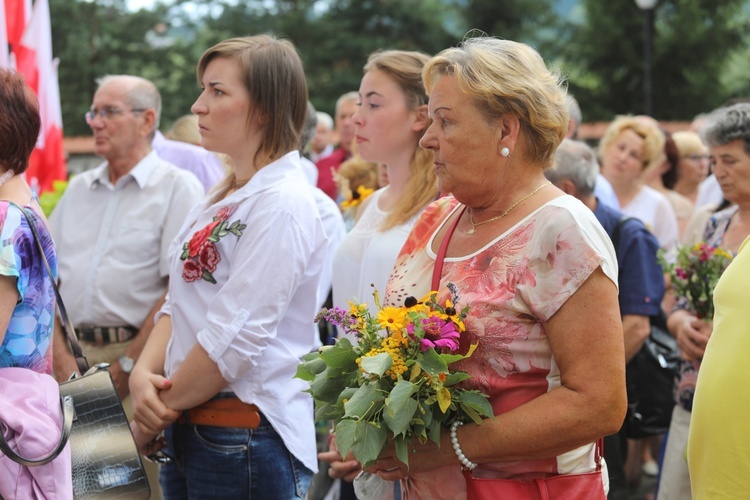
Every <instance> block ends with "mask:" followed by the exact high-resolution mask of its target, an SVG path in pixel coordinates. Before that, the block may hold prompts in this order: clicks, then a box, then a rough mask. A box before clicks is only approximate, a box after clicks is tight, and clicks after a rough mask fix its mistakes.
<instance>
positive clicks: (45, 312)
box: [0, 201, 57, 374]
mask: <svg viewBox="0 0 750 500" xmlns="http://www.w3.org/2000/svg"><path fill="white" fill-rule="evenodd" d="M27 211H29V212H30V213H31V217H32V220H33V221H34V223H35V224H36V229H37V232H38V233H39V237H40V238H41V240H42V247H43V248H44V253H45V254H46V256H47V260H48V261H49V264H50V267H51V268H52V272H53V273H55V278H56V277H57V276H56V274H57V255H56V253H55V248H54V244H53V242H52V237H51V236H50V234H49V231H48V230H47V227H46V225H45V224H44V222H43V221H42V219H41V218H40V217H39V216H38V215H36V212H34V211H33V210H31V209H29V208H27ZM0 227H1V228H2V229H1V230H0V274H2V275H3V276H9V277H11V278H15V280H16V286H17V289H18V295H19V301H18V303H17V304H16V308H15V310H14V311H13V315H12V316H11V318H10V322H9V323H8V328H7V330H6V332H5V338H4V339H3V342H2V345H0V368H2V367H10V366H13V367H21V368H28V369H31V370H34V371H36V372H39V373H47V374H51V373H52V325H53V319H54V308H55V296H54V292H53V290H52V283H51V282H50V279H49V277H48V276H47V272H46V270H45V268H44V263H43V262H42V259H41V256H40V255H39V250H38V249H37V246H36V243H35V242H34V235H33V233H32V232H31V229H30V228H29V225H28V223H27V221H26V218H25V217H24V215H23V214H22V213H21V211H20V210H19V209H18V207H16V206H12V205H10V204H9V203H8V202H6V201H2V202H0Z"/></svg>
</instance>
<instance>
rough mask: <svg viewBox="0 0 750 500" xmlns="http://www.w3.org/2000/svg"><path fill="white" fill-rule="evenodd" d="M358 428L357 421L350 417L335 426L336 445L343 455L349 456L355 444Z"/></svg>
mask: <svg viewBox="0 0 750 500" xmlns="http://www.w3.org/2000/svg"><path fill="white" fill-rule="evenodd" d="M356 428H357V421H356V420H350V419H344V420H341V421H340V422H338V423H336V424H335V426H334V428H333V431H334V432H335V433H336V446H337V447H338V449H339V452H340V453H341V456H342V457H345V456H347V455H348V454H349V451H350V450H351V449H352V446H353V445H354V440H355V430H356Z"/></svg>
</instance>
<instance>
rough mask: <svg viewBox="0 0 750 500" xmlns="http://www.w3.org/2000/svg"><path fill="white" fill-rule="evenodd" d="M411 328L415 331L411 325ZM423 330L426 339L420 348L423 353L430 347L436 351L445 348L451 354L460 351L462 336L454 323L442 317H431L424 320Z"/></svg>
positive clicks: (422, 341)
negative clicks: (459, 341) (459, 340)
mask: <svg viewBox="0 0 750 500" xmlns="http://www.w3.org/2000/svg"><path fill="white" fill-rule="evenodd" d="M409 327H411V328H412V330H413V326H412V325H409ZM422 329H423V330H424V338H423V339H422V340H421V342H420V346H419V347H420V349H422V352H424V351H426V350H427V349H429V348H430V347H434V348H435V349H443V348H444V349H447V350H449V351H451V352H453V351H456V350H457V349H458V339H459V337H460V334H459V333H458V330H456V325H455V323H453V321H450V320H448V321H446V320H444V319H442V318H440V317H437V316H431V317H429V318H424V319H422ZM407 330H408V327H407ZM409 333H410V334H411V333H413V331H409Z"/></svg>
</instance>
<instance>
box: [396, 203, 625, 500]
mask: <svg viewBox="0 0 750 500" xmlns="http://www.w3.org/2000/svg"><path fill="white" fill-rule="evenodd" d="M460 207H461V205H460V204H459V203H458V202H457V201H456V200H455V199H454V198H452V197H449V198H443V199H441V200H438V201H436V202H435V203H433V204H432V205H430V206H429V207H428V208H427V210H426V211H425V212H424V214H423V215H422V217H421V218H420V220H419V221H418V222H417V224H416V225H415V227H414V229H413V230H412V232H411V234H410V236H409V239H408V240H407V242H406V244H405V245H404V248H403V249H402V250H401V253H400V255H399V257H398V260H397V261H396V266H395V268H394V270H393V272H392V274H391V277H390V279H389V282H388V287H387V292H386V299H385V302H386V303H387V304H389V305H397V304H398V305H402V304H403V301H404V299H405V298H406V297H408V296H414V297H417V298H419V297H422V296H424V294H426V293H427V292H428V291H429V288H430V284H431V280H432V271H433V268H434V264H435V252H434V251H433V239H434V235H435V233H437V231H438V230H439V229H440V227H441V226H442V224H443V223H444V222H445V220H446V219H447V218H448V217H449V216H450V215H451V214H452V213H453V212H454V211H455V210H456V209H459V208H460ZM598 267H601V268H602V269H603V270H604V272H605V274H606V275H607V276H608V277H609V278H610V279H611V280H612V281H613V282H614V283H615V284H616V283H617V261H616V257H615V253H614V249H613V248H612V245H611V242H610V240H609V238H608V237H607V234H606V233H605V232H604V229H602V227H601V225H599V223H598V222H597V220H596V218H595V217H594V215H593V213H592V212H591V210H589V209H588V208H587V207H585V206H584V205H583V204H582V203H580V202H579V201H578V200H576V199H575V198H573V197H570V196H562V197H559V198H556V199H554V200H552V201H550V202H548V203H547V204H545V205H543V206H542V207H540V208H539V209H537V210H536V211H535V212H533V213H532V214H530V215H529V216H527V217H526V218H524V219H523V220H522V221H520V222H519V223H518V224H516V225H515V226H514V227H513V228H511V229H510V230H508V231H507V232H506V233H505V234H502V235H500V236H498V237H497V238H496V239H495V240H493V241H492V242H490V243H489V244H488V245H486V246H485V247H484V248H482V249H481V250H479V251H477V252H476V253H474V254H471V255H466V256H463V257H455V258H446V259H445V262H444V265H443V272H442V277H441V280H440V283H441V288H440V293H439V295H438V299H439V300H440V301H441V302H443V301H444V300H445V299H446V298H448V290H447V289H446V288H445V284H446V283H447V282H453V283H455V284H456V286H457V288H458V293H459V295H460V302H459V304H458V306H457V307H458V308H459V309H462V308H463V307H465V306H467V305H468V306H470V310H469V313H468V316H467V317H466V319H465V320H464V323H465V324H466V333H465V334H463V335H462V338H461V351H464V350H466V349H468V346H469V345H470V344H473V343H478V348H477V350H476V351H475V352H474V354H473V355H472V357H471V358H469V359H467V360H465V361H462V362H460V363H457V364H456V365H453V366H454V367H455V369H460V370H465V371H467V372H468V373H469V374H470V375H471V379H469V380H468V381H466V382H465V386H466V387H468V388H472V389H479V390H481V391H483V392H485V393H486V394H488V395H489V396H490V402H491V403H492V405H493V408H494V411H495V414H501V413H505V412H507V411H510V410H512V409H514V408H516V407H518V406H521V405H522V404H524V403H527V402H529V401H531V400H532V399H534V398H537V397H539V396H541V395H543V394H545V393H547V392H549V391H551V390H553V389H555V388H557V387H559V386H560V371H559V369H558V367H557V364H556V363H555V358H554V356H553V354H552V350H551V348H550V345H549V340H548V339H547V335H546V333H545V331H544V326H543V322H545V321H547V320H548V319H549V318H551V317H552V316H553V315H554V314H555V312H557V310H558V309H559V308H560V307H561V306H562V305H563V304H564V303H565V301H566V300H568V298H569V297H570V296H571V295H573V294H574V293H575V292H576V290H578V288H579V287H580V286H581V285H582V284H583V282H584V281H586V279H587V278H588V277H589V276H590V275H591V273H593V272H594V271H595V270H596V269H597V268H598ZM571 327H572V328H573V327H574V326H573V325H571ZM459 364H460V366H459ZM459 465H460V464H459V461H458V459H456V465H455V466H450V467H446V468H443V469H440V470H436V471H433V472H430V473H426V474H419V475H414V476H411V477H409V478H407V479H406V480H404V481H402V491H403V493H404V498H436V499H437V498H445V499H451V500H454V499H460V498H465V497H466V487H465V481H464V478H463V476H462V475H461V469H460V467H459ZM594 467H595V465H594V444H593V443H592V444H588V445H585V446H582V447H580V448H577V449H575V450H572V451H570V452H567V453H564V454H562V455H559V456H557V457H553V458H549V459H544V460H528V461H520V462H513V463H492V464H481V465H480V469H482V475H483V476H485V477H486V476H490V477H503V478H516V479H521V478H524V479H525V478H533V477H540V476H548V475H552V474H571V473H582V472H590V471H592V470H594ZM480 469H478V470H477V472H479V471H480ZM604 478H605V483H606V473H605V474H604Z"/></svg>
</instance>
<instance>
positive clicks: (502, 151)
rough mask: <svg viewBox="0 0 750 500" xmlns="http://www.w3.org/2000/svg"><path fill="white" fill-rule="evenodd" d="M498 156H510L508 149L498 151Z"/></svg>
mask: <svg viewBox="0 0 750 500" xmlns="http://www.w3.org/2000/svg"><path fill="white" fill-rule="evenodd" d="M500 154H501V155H503V156H504V157H505V158H507V157H509V156H510V149H508V148H507V147H506V148H503V149H501V150H500Z"/></svg>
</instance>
